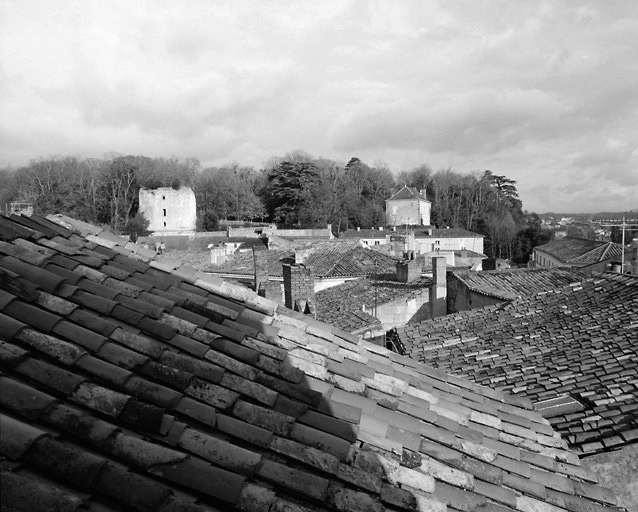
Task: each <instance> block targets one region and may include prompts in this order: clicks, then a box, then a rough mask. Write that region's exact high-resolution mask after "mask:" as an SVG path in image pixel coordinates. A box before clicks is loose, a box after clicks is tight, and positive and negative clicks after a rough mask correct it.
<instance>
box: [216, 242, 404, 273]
mask: <svg viewBox="0 0 638 512" xmlns="http://www.w3.org/2000/svg"><path fill="white" fill-rule="evenodd" d="M295 249H297V250H306V251H307V257H306V258H305V259H304V263H305V264H306V265H308V266H310V267H312V269H313V273H314V276H315V277H319V278H339V277H363V276H367V275H373V274H375V273H387V272H394V268H395V263H396V261H397V260H396V258H394V257H392V256H389V255H387V254H384V253H381V252H378V251H373V250H371V249H369V248H367V247H364V246H362V245H361V243H360V242H359V241H357V240H322V241H316V240H315V241H312V242H306V243H301V244H296V245H295V248H294V249H293V248H283V249H271V250H269V251H268V273H269V275H271V276H278V277H281V276H282V264H283V263H290V262H294V256H295ZM207 270H208V271H210V272H212V273H216V274H223V275H253V274H254V272H255V263H254V260H253V255H252V253H251V252H245V253H236V254H235V255H234V257H233V258H232V259H230V260H229V261H227V262H225V263H223V264H221V265H214V266H212V267H210V268H209V269H207Z"/></svg>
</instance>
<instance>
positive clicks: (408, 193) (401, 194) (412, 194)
mask: <svg viewBox="0 0 638 512" xmlns="http://www.w3.org/2000/svg"><path fill="white" fill-rule="evenodd" d="M402 199H421V200H423V201H428V200H427V198H426V197H425V196H424V195H423V194H421V192H419V190H418V189H417V188H415V187H408V186H406V185H404V186H403V188H402V189H401V190H399V191H398V192H397V193H396V194H394V195H393V196H392V197H391V198H390V199H388V201H398V200H402ZM428 202H429V201H428Z"/></svg>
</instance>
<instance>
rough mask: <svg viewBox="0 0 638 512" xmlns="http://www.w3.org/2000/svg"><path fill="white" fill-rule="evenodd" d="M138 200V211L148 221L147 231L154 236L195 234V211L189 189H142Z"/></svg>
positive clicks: (193, 196) (193, 199) (192, 196)
mask: <svg viewBox="0 0 638 512" xmlns="http://www.w3.org/2000/svg"><path fill="white" fill-rule="evenodd" d="M139 199H140V209H139V211H140V212H141V213H142V214H143V215H144V217H146V220H148V221H149V226H148V230H149V231H151V232H152V233H153V234H154V235H155V236H158V235H184V234H191V233H192V234H194V233H195V228H196V225H197V211H196V204H195V194H194V193H193V191H192V189H191V188H190V187H181V188H180V189H178V190H175V189H174V188H171V187H161V188H156V189H147V188H142V189H140V194H139Z"/></svg>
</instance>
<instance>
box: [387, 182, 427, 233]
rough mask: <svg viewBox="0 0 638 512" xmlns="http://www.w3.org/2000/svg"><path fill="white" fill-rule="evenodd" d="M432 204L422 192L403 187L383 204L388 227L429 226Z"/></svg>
mask: <svg viewBox="0 0 638 512" xmlns="http://www.w3.org/2000/svg"><path fill="white" fill-rule="evenodd" d="M431 209H432V203H431V202H430V201H428V200H427V199H426V198H425V193H424V192H419V191H418V190H417V189H416V188H413V187H407V186H404V187H403V188H402V189H401V190H399V191H398V192H397V193H396V194H394V195H393V196H392V197H391V198H390V199H388V200H387V201H386V202H385V213H386V222H387V224H388V226H403V225H408V226H429V225H430V211H431Z"/></svg>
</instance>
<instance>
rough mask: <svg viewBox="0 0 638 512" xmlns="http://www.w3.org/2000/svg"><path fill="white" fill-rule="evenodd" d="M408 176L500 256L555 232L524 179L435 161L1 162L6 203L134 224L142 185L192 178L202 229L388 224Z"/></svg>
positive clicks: (304, 156)
mask: <svg viewBox="0 0 638 512" xmlns="http://www.w3.org/2000/svg"><path fill="white" fill-rule="evenodd" d="M403 185H407V186H409V187H414V188H416V189H418V190H419V191H421V192H422V193H423V194H424V195H426V197H427V198H428V199H429V200H430V201H431V202H432V216H431V222H432V224H433V225H435V226H436V227H459V228H464V229H467V230H469V231H474V232H478V233H481V234H483V235H485V236H486V244H485V248H486V252H487V253H488V255H490V256H494V257H506V258H511V259H514V260H516V261H519V262H524V261H527V258H528V256H529V254H530V252H531V248H532V247H534V246H535V245H538V244H540V243H544V242H546V241H547V240H548V239H549V234H548V232H544V231H543V230H542V229H541V223H540V219H539V218H538V216H537V215H536V214H533V213H531V214H530V213H527V212H525V211H523V208H522V203H521V201H520V199H519V197H518V192H517V189H516V182H515V181H514V180H511V179H509V178H507V177H506V176H504V175H497V174H495V173H493V172H491V171H489V170H487V171H483V172H474V173H470V174H461V173H459V172H456V171H454V170H453V169H449V168H448V169H440V170H436V171H434V170H432V168H431V167H429V166H428V165H421V166H418V167H415V168H413V169H408V170H402V171H400V172H399V173H397V174H396V175H395V174H393V173H392V172H391V170H390V169H389V167H388V166H387V165H386V164H385V163H384V162H382V161H377V162H375V163H373V164H367V163H365V162H363V161H361V160H360V159H359V158H357V157H353V158H351V159H350V160H349V161H348V162H347V163H346V164H345V165H344V164H343V163H342V162H337V161H335V160H330V159H326V158H322V157H313V156H312V155H309V154H308V153H306V152H304V151H293V152H290V153H288V154H286V155H284V156H282V157H273V158H271V159H270V160H268V161H267V162H266V163H265V164H264V166H263V168H262V169H255V168H253V167H244V166H240V165H239V164H237V163H230V164H226V165H223V166H220V167H203V166H201V164H200V162H199V161H198V160H196V159H194V158H187V159H179V158H175V157H171V158H149V157H145V156H133V155H128V156H124V155H117V154H113V155H106V156H105V157H104V158H101V159H95V158H81V157H76V156H60V157H49V158H39V159H37V160H33V161H31V162H30V163H29V164H28V165H26V166H24V167H20V168H18V169H10V168H7V169H0V205H2V207H4V205H5V204H7V203H9V202H12V201H24V202H31V203H33V205H34V211H35V212H36V213H43V214H47V213H64V214H66V215H69V216H72V217H75V218H77V219H80V220H84V221H86V222H90V223H95V224H106V225H109V226H110V227H111V229H113V230H114V231H121V232H126V231H127V230H130V229H133V228H132V226H133V225H139V224H143V223H144V219H141V218H140V216H139V215H138V207H139V201H138V198H139V194H138V193H139V190H140V188H142V187H145V188H158V187H173V188H179V187H181V186H190V187H191V188H192V189H193V191H194V193H195V197H196V200H197V222H198V229H200V230H204V231H211V230H215V229H216V228H217V227H218V224H219V223H220V221H223V220H235V221H264V222H273V223H277V224H278V225H279V226H281V227H286V228H290V227H298V228H310V227H325V226H326V224H331V225H332V228H333V231H335V233H340V232H343V231H345V230H348V229H353V228H357V227H359V228H371V227H379V226H384V225H385V201H386V199H388V198H389V197H391V196H392V195H393V194H394V193H396V192H397V191H398V190H399V189H400V188H401V187H402V186H403Z"/></svg>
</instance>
